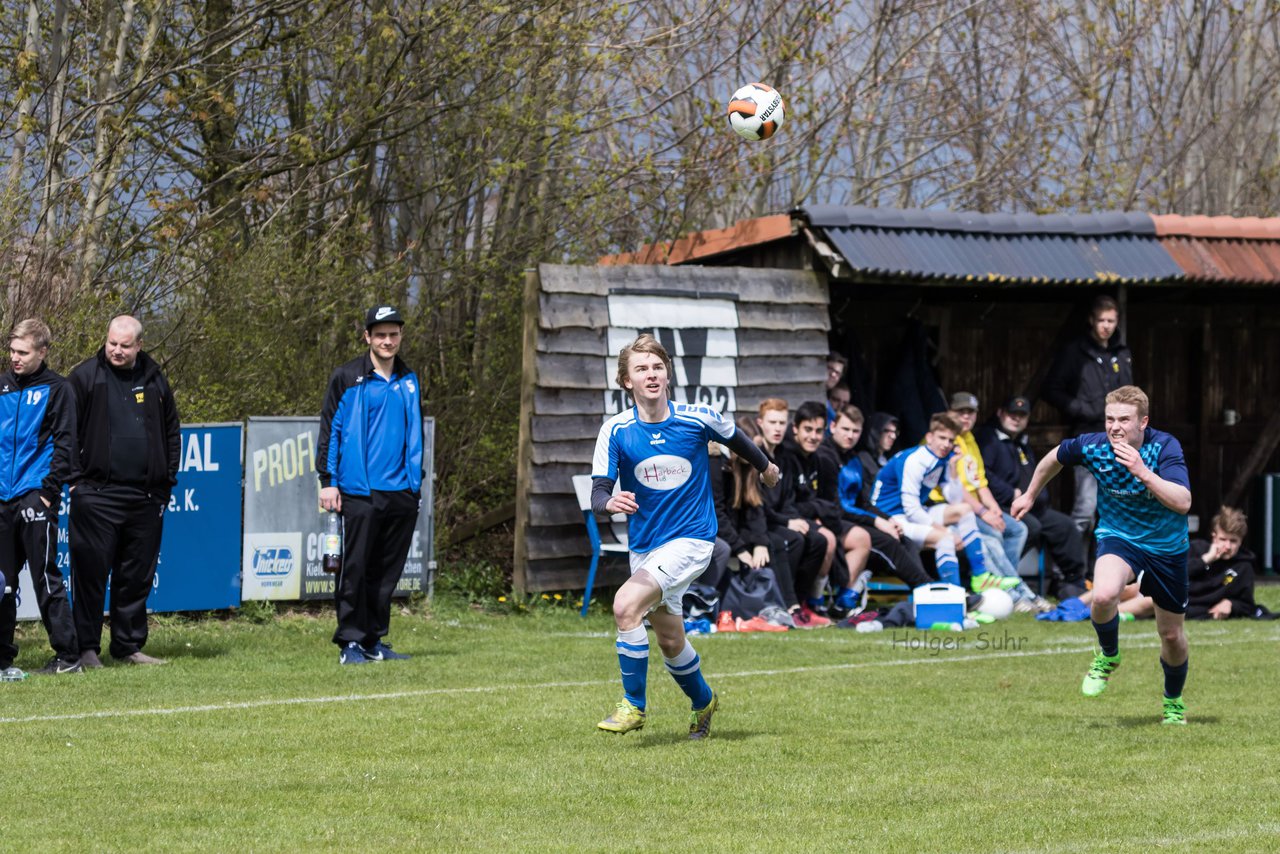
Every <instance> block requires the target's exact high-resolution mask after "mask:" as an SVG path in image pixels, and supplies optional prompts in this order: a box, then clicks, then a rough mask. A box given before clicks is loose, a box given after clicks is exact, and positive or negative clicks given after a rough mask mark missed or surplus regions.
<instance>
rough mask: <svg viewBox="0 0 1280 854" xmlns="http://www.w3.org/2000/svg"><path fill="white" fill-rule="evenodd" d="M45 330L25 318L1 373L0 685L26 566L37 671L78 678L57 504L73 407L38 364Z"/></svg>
mask: <svg viewBox="0 0 1280 854" xmlns="http://www.w3.org/2000/svg"><path fill="white" fill-rule="evenodd" d="M49 338H50V334H49V327H48V326H46V325H45V324H44V322H43V321H40V320H35V319H28V320H24V321H22V322H21V323H19V324H18V325H17V326H15V327H14V328H13V331H12V332H11V333H9V362H10V367H9V370H8V372H6V373H5V374H4V375H3V376H0V571H2V572H3V574H4V588H9V589H10V592H9V593H3V589H0V594H3V595H0V681H4V682H13V681H17V680H19V679H23V678H25V677H26V674H25V673H23V672H22V671H21V670H19V669H18V668H16V667H14V666H13V660H14V659H15V658H16V657H17V655H18V646H17V644H15V643H14V642H13V637H14V629H15V628H16V627H17V621H18V603H17V600H16V595H15V594H16V591H17V590H18V572H19V570H21V569H22V565H23V564H24V563H25V564H26V565H27V568H28V571H29V572H30V573H31V581H32V586H33V587H35V591H36V603H37V604H38V605H39V607H40V618H41V620H42V621H43V622H44V627H45V630H46V631H48V633H49V645H50V646H52V647H53V651H54V658H53V660H52V661H50V662H49V663H48V664H47V665H46V666H45V667H43V668H42V669H40V670H38V671H36V672H37V673H46V674H61V673H79V672H80V670H81V666H80V648H79V645H78V644H77V643H76V630H75V624H74V622H73V621H72V618H71V610H70V608H69V607H68V605H67V588H66V586H65V585H64V584H63V581H62V573H60V572H59V571H58V505H59V503H61V501H62V484H63V483H65V482H67V480H68V477H69V473H70V468H71V452H72V443H73V442H74V437H75V406H74V403H73V402H72V400H71V396H70V394H68V392H67V384H66V380H64V379H63V378H62V377H61V376H60V375H58V374H56V373H54V372H53V371H51V370H50V369H49V368H48V367H47V366H46V365H45V363H44V359H45V356H47V355H48V354H49Z"/></svg>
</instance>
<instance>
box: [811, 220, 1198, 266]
mask: <svg viewBox="0 0 1280 854" xmlns="http://www.w3.org/2000/svg"><path fill="white" fill-rule="evenodd" d="M797 213H798V214H799V215H800V216H803V217H804V218H805V219H807V220H808V222H809V225H810V226H811V227H815V228H819V229H821V231H822V233H823V234H825V235H826V237H827V239H828V240H829V241H830V243H831V244H832V245H833V246H834V247H835V249H836V250H837V251H838V252H839V253H840V254H841V255H842V256H843V257H844V259H845V261H846V262H848V264H849V265H850V266H851V267H852V268H853V269H855V270H857V271H859V272H862V273H870V274H874V275H881V276H892V277H900V278H910V279H916V280H924V279H932V280H942V281H968V282H1010V283H1013V282H1021V283H1033V284H1088V283H1107V282H1121V281H1123V282H1165V281H1170V280H1177V279H1181V278H1182V277H1183V268H1182V267H1181V266H1179V265H1178V264H1177V263H1176V262H1175V261H1174V259H1173V258H1172V257H1170V255H1169V253H1168V252H1166V251H1165V249H1164V247H1163V246H1162V245H1161V242H1160V241H1159V240H1158V239H1156V236H1155V233H1156V229H1155V224H1154V223H1153V222H1152V219H1151V217H1150V216H1148V215H1147V214H1142V213H1103V214H1084V215H1071V216H1067V215H1061V214H1055V215H1051V216H1037V215H1035V214H981V213H957V212H952V211H925V210H893V209H885V208H864V207H838V206H833V205H816V206H813V207H808V208H803V209H801V210H800V211H798V212H797Z"/></svg>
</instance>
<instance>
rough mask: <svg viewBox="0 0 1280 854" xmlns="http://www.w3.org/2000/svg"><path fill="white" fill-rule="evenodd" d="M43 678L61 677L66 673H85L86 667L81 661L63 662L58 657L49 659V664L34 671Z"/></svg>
mask: <svg viewBox="0 0 1280 854" xmlns="http://www.w3.org/2000/svg"><path fill="white" fill-rule="evenodd" d="M32 672H34V673H38V674H39V675H41V676H61V675H62V674H64V673H83V672H84V667H82V666H81V664H80V659H78V658H77V659H76V660H75V661H63V660H62V659H61V658H58V657H57V656H55V657H53V658H51V659H49V663H48V664H46V665H45V666H44V667H41V668H40V669H39V670H35V671H32Z"/></svg>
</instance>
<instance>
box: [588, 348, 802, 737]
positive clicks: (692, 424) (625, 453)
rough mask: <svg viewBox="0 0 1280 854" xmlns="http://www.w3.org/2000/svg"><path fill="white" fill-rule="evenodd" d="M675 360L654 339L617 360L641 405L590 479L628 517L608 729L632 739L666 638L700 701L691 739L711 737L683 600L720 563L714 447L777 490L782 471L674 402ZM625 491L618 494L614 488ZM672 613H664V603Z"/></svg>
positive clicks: (599, 504)
mask: <svg viewBox="0 0 1280 854" xmlns="http://www.w3.org/2000/svg"><path fill="white" fill-rule="evenodd" d="M670 382H671V359H670V357H669V356H668V355H667V351H666V350H665V349H664V348H663V346H662V345H661V344H660V343H658V341H657V339H655V338H654V337H653V336H652V335H649V334H643V335H641V336H640V337H638V338H636V340H635V341H633V342H631V343H630V344H628V345H627V346H626V347H623V348H622V350H621V352H619V353H618V385H620V386H621V387H622V388H623V389H625V390H626V391H628V392H630V394H631V396H632V398H634V399H635V406H634V407H632V408H630V409H627V410H624V411H623V412H620V413H618V414H617V415H615V416H614V417H613V418H610V419H609V420H608V421H606V422H605V423H604V426H603V427H601V428H600V435H599V438H598V439H597V440H596V451H595V458H594V460H593V461H592V469H591V474H592V477H593V478H594V482H593V484H592V490H591V506H592V509H594V510H595V511H596V512H597V513H625V514H627V515H628V516H629V517H630V518H629V519H628V520H627V536H628V544H629V546H630V548H631V577H630V578H629V579H628V580H627V582H626V583H625V584H623V585H622V587H621V588H619V590H618V593H617V595H616V596H615V597H614V599H613V618H614V621H615V622H616V623H617V626H618V639H617V643H616V648H617V652H618V665H619V667H620V668H621V670H622V690H623V695H624V697H623V700H622V702H620V703H618V704H617V706H616V707H615V708H614V710H613V711H612V712H611V713H610V714H609V716H608V717H606V718H605V719H604V720H603V721H601V722H600V723H599V728H600V729H602V730H607V731H609V732H618V733H622V732H630V731H631V730H633V729H640V728H641V727H643V726H644V722H645V689H646V685H647V682H648V672H649V635H648V633H647V632H646V631H645V627H644V620H645V617H646V616H648V618H649V624H650V625H651V626H652V627H653V632H654V634H655V635H656V636H657V638H658V646H659V647H660V648H661V650H662V657H663V660H664V661H665V663H666V665H667V671H668V672H669V673H670V674H671V676H672V677H673V678H674V679H675V680H676V683H677V684H678V685H679V686H680V688H681V690H683V691H684V692H685V694H687V695H688V697H689V700H690V702H691V704H692V713H691V715H690V723H689V738H692V739H701V738H706V736H707V735H708V734H709V733H710V731H711V716H712V715H713V714H714V713H715V711H716V705H717V702H718V700H717V697H716V694H715V692H713V691H712V690H711V688H710V687H708V685H707V682H706V680H705V679H703V677H702V666H701V661H700V659H699V658H698V654H697V653H696V652H694V649H693V646H692V645H690V643H689V641H688V639H687V638H686V637H685V634H684V619H683V606H682V603H681V600H682V599H683V598H684V593H685V591H686V590H687V589H688V588H689V584H690V583H691V582H692V581H693V580H694V579H696V578H697V577H698V576H699V575H701V574H702V572H703V570H705V569H706V568H707V564H708V563H709V562H710V560H711V549H712V545H713V544H714V542H715V538H716V530H717V527H718V526H717V522H716V511H715V505H714V503H713V501H712V497H711V480H710V477H709V475H708V463H707V442H708V441H715V442H720V443H721V444H724V445H727V446H728V447H729V449H730V450H732V451H733V452H734V453H735V454H740V455H742V457H743V458H744V459H746V460H747V461H748V462H750V463H751V464H752V465H753V466H754V467H755V468H756V470H757V471H759V472H761V478H762V479H763V480H764V482H765V484H766V485H768V486H773V485H774V484H775V483H777V482H778V476H779V472H778V467H777V466H776V465H774V464H773V463H771V462H769V460H768V458H767V457H766V456H765V455H764V453H763V452H762V451H761V450H760V449H759V448H757V447H756V445H755V443H754V442H752V441H751V440H750V439H748V438H747V437H746V436H745V435H743V434H742V433H741V432H739V431H738V429H737V427H736V426H735V425H734V423H733V422H732V421H730V420H728V419H725V418H723V417H721V416H720V414H719V413H717V412H716V411H715V410H713V409H710V408H708V407H705V406H693V405H687V404H678V403H672V402H671V400H670V399H669V393H668V392H669V386H670ZM619 481H620V482H621V483H620V486H621V488H620V490H619V491H618V492H617V493H614V491H613V488H614V484H615V483H619ZM660 604H661V605H662V606H663V607H661V608H659V607H658V605H660Z"/></svg>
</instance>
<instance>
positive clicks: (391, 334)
mask: <svg viewBox="0 0 1280 854" xmlns="http://www.w3.org/2000/svg"><path fill="white" fill-rule="evenodd" d="M403 327H404V320H403V318H401V316H400V312H398V311H397V310H396V309H395V308H394V307H393V306H389V305H379V306H374V307H373V308H371V309H369V312H368V314H367V315H366V317H365V333H364V340H365V343H367V344H368V345H369V352H368V353H366V354H364V355H362V356H360V357H358V358H355V359H352V360H351V361H350V362H347V363H346V364H345V365H342V366H341V367H339V368H338V369H337V370H335V371H334V372H333V375H332V376H331V377H330V378H329V386H328V389H327V390H326V392H325V396H324V403H323V405H322V408H321V411H320V439H319V442H318V443H317V444H316V471H317V473H319V475H320V506H321V507H322V508H323V509H325V510H329V511H333V512H338V513H341V514H342V532H343V549H342V567H341V569H340V570H339V571H338V578H337V583H336V584H335V586H334V604H335V606H336V610H337V616H338V628H337V630H336V631H335V632H334V634H333V642H334V643H336V644H337V645H338V648H339V650H340V652H339V653H338V661H339V663H341V664H367V663H369V662H372V661H389V660H392V659H404V658H408V657H409V656H407V655H405V654H404V653H400V652H395V651H394V650H392V648H391V645H390V644H388V643H386V642H385V641H384V640H383V638H385V637H386V636H387V633H388V632H389V631H390V629H391V597H392V595H393V594H394V593H395V590H396V585H397V584H398V583H399V581H400V575H401V574H402V573H403V571H404V562H405V558H406V557H407V556H408V553H409V546H410V545H411V544H412V542H413V532H414V530H415V529H416V528H417V525H418V510H419V508H420V507H421V505H422V453H423V445H422V393H421V389H420V386H419V383H418V377H417V376H416V375H415V374H414V373H413V371H411V370H409V368H408V366H406V365H405V363H404V362H403V361H402V360H401V359H400V357H399V355H398V353H399V351H400V342H401V333H402V331H403Z"/></svg>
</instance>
